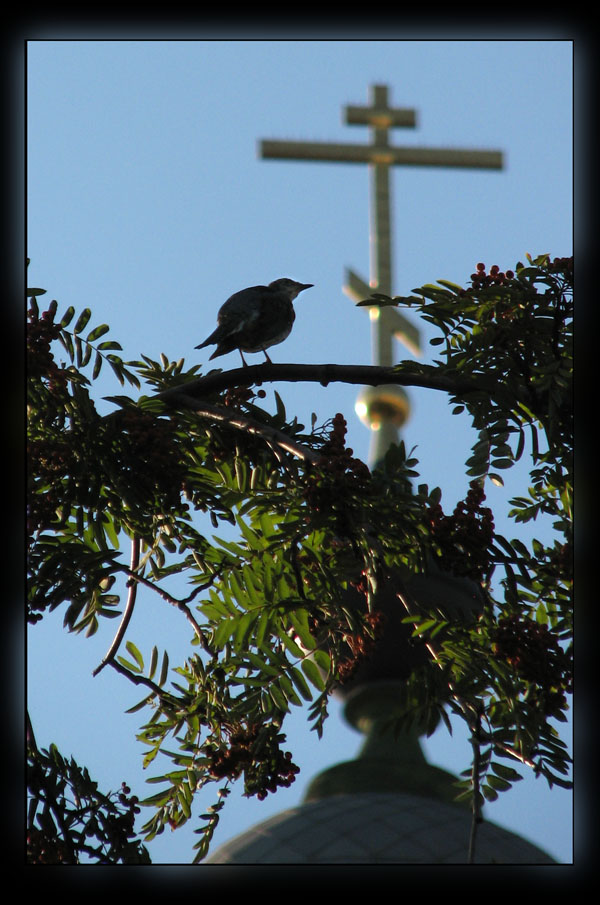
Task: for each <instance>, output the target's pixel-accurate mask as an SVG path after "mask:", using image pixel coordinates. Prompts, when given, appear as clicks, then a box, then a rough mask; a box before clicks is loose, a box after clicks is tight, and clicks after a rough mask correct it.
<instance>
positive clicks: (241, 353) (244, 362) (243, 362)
mask: <svg viewBox="0 0 600 905" xmlns="http://www.w3.org/2000/svg"><path fill="white" fill-rule="evenodd" d="M238 352H239V353H240V355H241V356H242V364H243V366H244V367H245V368H247V367H248V362H247V361H246V359H245V358H244V354H243V352H242V350H241V349H238Z"/></svg>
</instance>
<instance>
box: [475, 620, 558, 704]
mask: <svg viewBox="0 0 600 905" xmlns="http://www.w3.org/2000/svg"><path fill="white" fill-rule="evenodd" d="M492 650H493V652H494V654H495V656H497V657H499V658H501V659H502V660H505V661H506V662H507V663H508V664H510V666H512V667H513V669H514V670H515V671H516V672H517V673H518V675H519V676H520V677H521V678H522V679H524V680H525V681H526V682H531V683H532V684H534V685H537V686H538V695H537V697H538V698H539V699H540V700H541V702H542V706H543V707H544V712H545V713H546V714H547V715H548V714H549V713H552V712H554V710H555V708H556V707H557V705H558V707H559V709H560V708H561V707H562V706H564V693H563V691H562V690H561V689H565V690H566V691H570V690H571V689H572V672H571V660H570V657H569V656H568V654H567V653H566V652H565V651H564V650H563V649H562V647H561V646H560V644H559V643H558V640H557V638H556V637H555V635H553V634H552V633H551V632H550V630H549V628H548V626H546V625H542V624H540V623H538V622H534V621H533V620H532V619H527V618H521V617H519V616H507V617H505V618H503V619H500V621H499V622H498V625H497V627H496V629H495V631H494V633H493V647H492Z"/></svg>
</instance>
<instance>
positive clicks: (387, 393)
mask: <svg viewBox="0 0 600 905" xmlns="http://www.w3.org/2000/svg"><path fill="white" fill-rule="evenodd" d="M345 121H346V123H348V124H349V125H368V126H369V127H370V139H371V141H370V144H366V145H361V144H346V143H335V142H311V141H277V140H263V141H261V142H260V146H259V150H260V154H261V156H262V157H263V158H267V159H268V158H279V159H291V160H312V161H327V162H334V163H335V162H343V163H367V164H368V166H369V169H370V171H371V205H370V220H371V230H370V240H371V262H370V279H369V282H368V283H367V282H366V281H365V280H363V279H362V278H361V277H360V276H358V275H357V274H356V273H354V271H352V270H347V271H346V281H345V285H344V292H345V293H346V294H347V295H349V296H350V298H352V299H354V300H356V301H361V300H362V299H365V298H368V297H369V296H370V295H371V293H373V292H380V293H382V294H384V295H389V296H391V295H393V291H392V228H391V215H390V197H391V192H390V167H392V166H427V167H429V166H432V167H460V168H471V169H493V170H499V169H502V167H503V156H502V152H501V151H486V150H459V149H456V148H426V147H420V148H419V147H405V148H402V147H396V146H394V145H392V144H390V140H389V138H390V135H389V131H390V129H392V128H399V127H401V128H402V127H403V128H414V126H415V125H416V111H415V110H411V109H404V108H397V107H396V108H395V107H391V106H390V105H389V98H388V86H387V85H372V86H371V103H370V105H369V106H355V105H348V106H346V107H345ZM368 310H369V316H370V319H371V325H372V354H373V363H374V364H376V365H381V366H384V367H391V366H393V365H394V354H393V340H394V338H397V339H399V340H400V341H401V342H402V343H403V344H404V345H405V346H406V347H407V348H408V350H409V351H410V352H411V353H412V354H413V355H419V354H420V343H419V331H418V329H417V328H416V327H415V326H414V325H413V324H411V323H410V321H409V320H408V319H407V318H406V317H404V315H402V314H401V313H400V312H399V311H398V310H397V309H395V308H391V307H384V308H377V307H373V308H370V309H368ZM356 410H357V414H358V415H359V417H360V418H361V420H363V422H364V423H366V424H368V426H369V427H370V428H371V429H372V431H373V436H372V444H371V451H370V454H369V458H370V460H371V462H372V463H376V462H378V461H379V460H380V459H381V458H382V457H383V456H384V455H385V453H386V451H387V449H388V448H389V446H390V444H391V443H394V442H397V441H398V429H399V427H400V426H401V425H402V424H403V423H404V422H405V421H406V419H407V417H408V414H409V403H408V397H407V395H406V393H405V392H404V391H403V390H402V388H401V387H398V386H395V385H394V386H381V387H368V388H365V389H364V390H363V391H362V392H361V394H360V395H359V397H358V400H357V403H356Z"/></svg>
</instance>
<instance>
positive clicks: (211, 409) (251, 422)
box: [159, 368, 322, 465]
mask: <svg viewBox="0 0 600 905" xmlns="http://www.w3.org/2000/svg"><path fill="white" fill-rule="evenodd" d="M238 370H239V368H238ZM193 382H194V383H195V382H196V381H193ZM185 386H186V392H182V391H181V390H179V392H178V393H177V394H176V395H175V396H173V397H170V399H169V401H170V403H171V404H173V403H175V402H176V403H177V404H179V405H183V406H184V407H185V408H188V409H191V410H192V411H193V412H195V414H196V415H198V416H199V417H201V418H210V419H211V420H213V421H222V422H225V423H227V424H228V425H229V426H230V427H233V428H236V429H237V430H243V431H247V432H248V433H250V434H255V435H257V436H259V437H262V438H263V440H265V441H266V442H267V443H269V445H272V444H275V446H279V447H281V449H285V450H286V451H287V452H290V453H292V454H293V455H295V456H296V457H297V458H298V459H302V460H303V461H305V462H311V463H313V464H314V465H316V464H318V463H319V462H320V461H321V458H322V457H321V456H320V455H319V454H318V453H316V452H315V451H314V450H312V449H310V448H309V447H308V446H304V445H303V444H301V443H298V442H296V441H295V440H292V438H291V437H288V435H287V434H285V433H284V432H283V431H280V430H277V429H276V428H274V427H270V426H268V425H266V424H262V423H261V422H260V421H256V420H255V419H254V418H249V417H248V415H244V414H242V413H241V412H238V411H234V410H231V409H227V408H224V407H222V406H219V405H211V404H210V403H208V402H204V401H202V400H199V399H197V398H196V397H195V396H194V395H192V394H189V393H188V392H187V387H189V386H190V384H186V385H185ZM178 389H179V388H178ZM167 392H171V391H170V390H169V391H167ZM159 398H163V394H162V393H159ZM274 452H275V454H276V455H277V451H276V450H274Z"/></svg>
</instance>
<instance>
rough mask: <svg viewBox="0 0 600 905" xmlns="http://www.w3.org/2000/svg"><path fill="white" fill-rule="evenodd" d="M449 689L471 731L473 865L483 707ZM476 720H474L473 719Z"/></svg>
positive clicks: (409, 610)
mask: <svg viewBox="0 0 600 905" xmlns="http://www.w3.org/2000/svg"><path fill="white" fill-rule="evenodd" d="M396 596H397V597H398V599H399V600H400V602H401V603H402V605H403V606H404V609H405V610H406V612H407V613H408V615H409V616H412V617H414V618H415V620H416V618H417V614H416V613H414V611H413V610H412V608H411V606H410V605H409V603H408V599H407V595H405V594H404V593H401V592H398V591H397V592H396ZM425 646H426V648H427V650H428V651H429V653H430V654H431V656H432V658H433V660H434V662H435V663H436V664H437V665H438V666H439V667H440V669H443V665H442V663H441V661H440V657H439V654H438V651H437V649H436V647H435V645H434V644H432V643H431V640H426V641H425ZM448 689H449V691H450V693H451V695H452V697H453V699H454V700H455V701H456V703H457V704H458V706H459V707H460V709H461V710H462V712H463V714H464V716H465V719H466V721H467V725H468V726H469V728H470V730H471V745H472V747H473V768H472V771H471V784H472V786H473V806H472V818H471V832H470V837H469V851H468V855H467V863H468V864H473V863H474V858H475V836H476V833H477V827H478V825H479V824H480V823H482V822H483V817H482V815H481V805H480V802H479V794H480V793H479V766H480V763H481V751H480V741H481V738H480V735H481V709H480V708H481V705H479V709H475V708H474V707H473V706H472V705H471V704H468V703H467V702H466V701H465V700H463V698H462V697H461V696H460V695H459V694H458V693H457V692H456V691H455V689H454V685H453V683H452V682H450V681H449V682H448ZM473 718H474V719H473Z"/></svg>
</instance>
